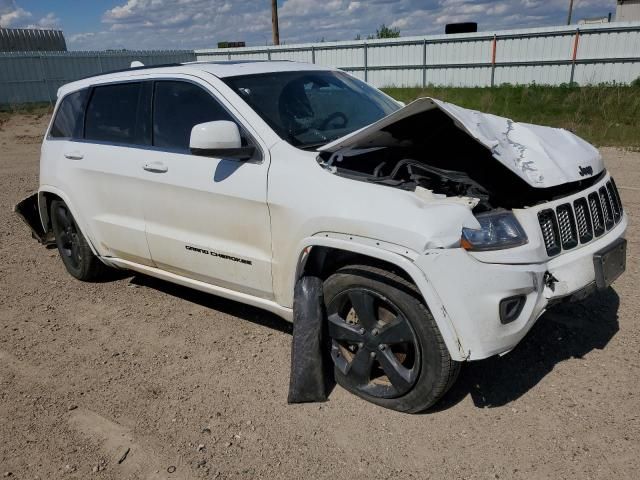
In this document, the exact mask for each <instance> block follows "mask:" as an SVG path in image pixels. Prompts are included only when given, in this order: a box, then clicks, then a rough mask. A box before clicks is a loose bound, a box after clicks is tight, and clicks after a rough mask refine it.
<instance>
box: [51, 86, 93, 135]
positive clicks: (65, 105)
mask: <svg viewBox="0 0 640 480" xmlns="http://www.w3.org/2000/svg"><path fill="white" fill-rule="evenodd" d="M87 94H88V90H80V91H78V92H73V93H70V94H69V95H67V96H66V97H64V98H63V99H62V102H60V106H59V107H58V112H57V113H56V118H55V120H54V121H53V125H52V126H51V131H50V132H49V136H50V137H52V138H82V127H83V123H84V107H85V102H86V100H87Z"/></svg>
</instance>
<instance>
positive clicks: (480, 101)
mask: <svg viewBox="0 0 640 480" xmlns="http://www.w3.org/2000/svg"><path fill="white" fill-rule="evenodd" d="M383 90H384V91H385V92H387V93H388V94H389V95H391V96H392V97H394V98H396V99H397V100H401V101H403V102H406V103H409V102H410V101H412V100H415V99H416V98H419V97H434V98H438V99H440V100H444V101H446V102H451V103H455V104H457V105H460V106H462V107H467V108H471V109H474V110H480V111H483V112H487V113H493V114H496V115H500V116H503V117H509V118H511V119H513V120H516V121H519V122H527V123H536V124H540V125H549V126H553V127H562V128H566V129H567V130H571V131H572V132H574V133H576V134H577V135H579V136H580V137H582V138H584V139H585V140H587V141H589V142H591V143H593V144H595V145H597V146H618V147H629V148H633V149H637V148H640V85H633V86H617V85H612V86H594V87H570V86H560V87H547V86H537V85H532V86H500V87H495V88H437V87H428V88H425V89H422V88H384V89H383Z"/></svg>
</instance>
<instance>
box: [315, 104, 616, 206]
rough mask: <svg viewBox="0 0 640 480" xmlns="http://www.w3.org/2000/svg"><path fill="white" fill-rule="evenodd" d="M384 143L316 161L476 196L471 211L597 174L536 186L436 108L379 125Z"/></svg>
mask: <svg viewBox="0 0 640 480" xmlns="http://www.w3.org/2000/svg"><path fill="white" fill-rule="evenodd" d="M379 139H380V140H379V141H380V142H381V143H384V144H378V145H375V144H371V143H370V144H367V145H363V146H362V147H357V146H350V147H345V148H343V149H340V150H337V151H335V152H334V153H331V152H328V151H327V152H322V153H321V154H320V156H319V157H318V161H319V163H320V164H321V165H322V166H323V167H325V168H327V169H328V170H330V171H331V172H332V173H335V174H337V175H340V176H344V177H348V178H352V179H354V180H360V181H366V182H371V183H377V184H380V185H386V186H390V187H394V188H401V189H404V190H409V191H414V190H416V188H417V187H422V188H425V189H428V190H431V191H433V192H434V193H435V194H443V195H446V196H448V197H471V198H477V199H478V204H477V206H476V207H475V208H474V212H476V213H481V212H484V211H489V210H493V209H496V208H505V209H512V208H525V207H528V206H533V205H536V204H538V203H542V202H547V201H550V200H554V199H556V198H560V197H563V196H566V195H569V194H571V193H574V192H576V191H579V190H582V189H585V188H587V187H589V186H591V185H593V184H594V183H595V182H597V181H598V180H599V179H600V178H602V175H604V171H603V172H602V173H601V174H600V175H595V176H593V177H590V178H586V179H584V180H579V181H576V182H572V183H565V184H562V185H559V186H553V187H548V188H536V187H533V186H531V185H530V184H528V183H527V182H526V181H524V180H523V179H522V178H520V177H519V176H517V175H516V174H514V172H512V171H511V170H509V169H508V168H507V167H505V166H504V165H503V164H502V163H500V162H498V161H497V160H496V159H495V158H494V157H493V155H492V152H491V150H489V149H488V148H487V147H485V146H484V145H482V144H480V143H479V142H478V141H476V140H475V139H474V138H472V137H471V136H470V135H469V134H468V133H466V132H465V131H463V130H462V129H461V128H460V127H459V125H456V123H455V122H454V121H453V120H452V119H451V118H449V117H448V116H447V115H445V114H444V113H443V112H441V111H439V110H430V111H426V112H423V113H420V114H417V115H414V116H413V117H409V118H406V119H403V120H400V121H398V122H396V123H394V124H391V125H389V126H387V127H386V128H384V129H382V130H381V132H380V135H379Z"/></svg>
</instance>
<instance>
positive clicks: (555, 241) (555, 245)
mask: <svg viewBox="0 0 640 480" xmlns="http://www.w3.org/2000/svg"><path fill="white" fill-rule="evenodd" d="M538 221H539V222H540V228H541V229H542V238H543V239H544V246H545V248H546V249H547V254H548V255H549V256H553V255H557V254H559V253H560V252H561V251H562V247H561V246H560V238H559V237H560V235H559V234H558V222H557V221H556V214H555V213H554V212H553V210H551V209H547V210H542V211H541V212H540V213H538Z"/></svg>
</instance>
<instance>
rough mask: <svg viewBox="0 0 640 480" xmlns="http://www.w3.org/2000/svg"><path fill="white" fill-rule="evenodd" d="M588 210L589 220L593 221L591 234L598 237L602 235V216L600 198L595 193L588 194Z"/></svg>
mask: <svg viewBox="0 0 640 480" xmlns="http://www.w3.org/2000/svg"><path fill="white" fill-rule="evenodd" d="M589 209H590V210H591V218H592V219H593V233H594V234H595V236H596V237H599V236H600V235H602V234H603V233H604V216H603V214H602V205H601V204H600V197H599V196H598V194H597V193H591V194H589Z"/></svg>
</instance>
